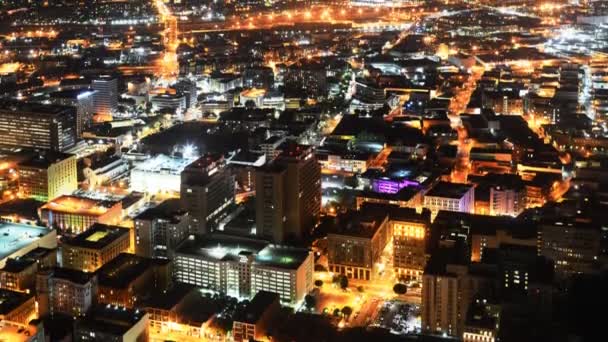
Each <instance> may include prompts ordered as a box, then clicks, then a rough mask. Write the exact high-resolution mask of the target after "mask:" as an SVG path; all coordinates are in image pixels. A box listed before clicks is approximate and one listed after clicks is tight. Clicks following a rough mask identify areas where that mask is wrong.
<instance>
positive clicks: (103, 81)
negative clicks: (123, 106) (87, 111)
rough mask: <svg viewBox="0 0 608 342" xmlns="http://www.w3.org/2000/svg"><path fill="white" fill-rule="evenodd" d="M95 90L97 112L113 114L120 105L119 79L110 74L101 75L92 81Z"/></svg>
mask: <svg viewBox="0 0 608 342" xmlns="http://www.w3.org/2000/svg"><path fill="white" fill-rule="evenodd" d="M91 86H92V87H93V90H95V97H94V104H95V113H97V114H102V115H112V114H113V113H114V112H115V111H116V108H117V107H118V81H117V80H116V78H114V77H112V76H108V75H104V76H100V77H99V78H97V79H94V80H93V82H92V83H91Z"/></svg>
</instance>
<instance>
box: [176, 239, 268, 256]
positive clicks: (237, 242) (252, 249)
mask: <svg viewBox="0 0 608 342" xmlns="http://www.w3.org/2000/svg"><path fill="white" fill-rule="evenodd" d="M267 244H268V243H267V242H266V241H261V240H254V239H248V238H241V237H234V236H229V235H220V234H209V235H191V236H190V237H189V238H188V239H186V240H185V241H184V242H182V244H181V245H180V246H179V247H178V249H177V251H176V252H177V253H179V254H187V255H197V256H202V257H205V258H207V259H212V260H238V258H239V256H240V255H243V254H256V253H258V252H260V251H262V250H263V249H264V248H265V247H266V245H267Z"/></svg>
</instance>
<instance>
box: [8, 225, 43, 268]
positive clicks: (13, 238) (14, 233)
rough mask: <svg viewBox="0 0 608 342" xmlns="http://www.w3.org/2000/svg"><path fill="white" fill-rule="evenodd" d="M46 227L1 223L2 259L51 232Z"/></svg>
mask: <svg viewBox="0 0 608 342" xmlns="http://www.w3.org/2000/svg"><path fill="white" fill-rule="evenodd" d="M50 232H51V230H50V229H48V228H46V227H38V226H30V225H25V224H18V223H0V260H2V259H4V258H6V257H7V256H9V255H11V254H13V253H14V252H16V251H18V250H20V249H21V248H24V247H26V246H27V245H29V244H32V243H34V242H35V241H36V240H38V239H40V238H41V237H43V236H45V235H47V234H49V233H50Z"/></svg>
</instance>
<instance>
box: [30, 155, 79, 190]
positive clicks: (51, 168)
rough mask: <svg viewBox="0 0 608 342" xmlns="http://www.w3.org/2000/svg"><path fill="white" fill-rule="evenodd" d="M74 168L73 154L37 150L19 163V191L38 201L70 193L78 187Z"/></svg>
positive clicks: (74, 158)
mask: <svg viewBox="0 0 608 342" xmlns="http://www.w3.org/2000/svg"><path fill="white" fill-rule="evenodd" d="M76 170H77V168H76V157H75V156H74V155H71V154H66V153H61V152H53V151H45V152H39V153H38V154H36V155H35V156H33V157H32V158H30V159H27V160H25V161H23V162H21V163H19V190H20V191H19V192H20V193H21V195H22V196H26V197H31V198H34V199H37V200H40V201H48V200H52V199H55V198H57V197H59V196H62V195H70V194H71V193H73V192H74V191H75V190H76V189H77V188H78V176H77V174H76V172H77V171H76Z"/></svg>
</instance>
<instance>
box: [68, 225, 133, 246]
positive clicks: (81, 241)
mask: <svg viewBox="0 0 608 342" xmlns="http://www.w3.org/2000/svg"><path fill="white" fill-rule="evenodd" d="M123 236H127V237H128V236H129V229H128V228H122V227H118V226H109V225H105V224H101V223H95V224H93V225H92V226H91V227H90V228H89V229H87V230H86V231H84V232H82V233H80V234H78V235H76V236H75V237H74V238H72V239H69V240H66V241H64V243H65V244H67V245H70V246H74V247H81V248H88V249H101V248H104V247H105V246H107V245H109V244H111V243H112V242H114V241H116V240H117V239H119V238H121V237H123Z"/></svg>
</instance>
